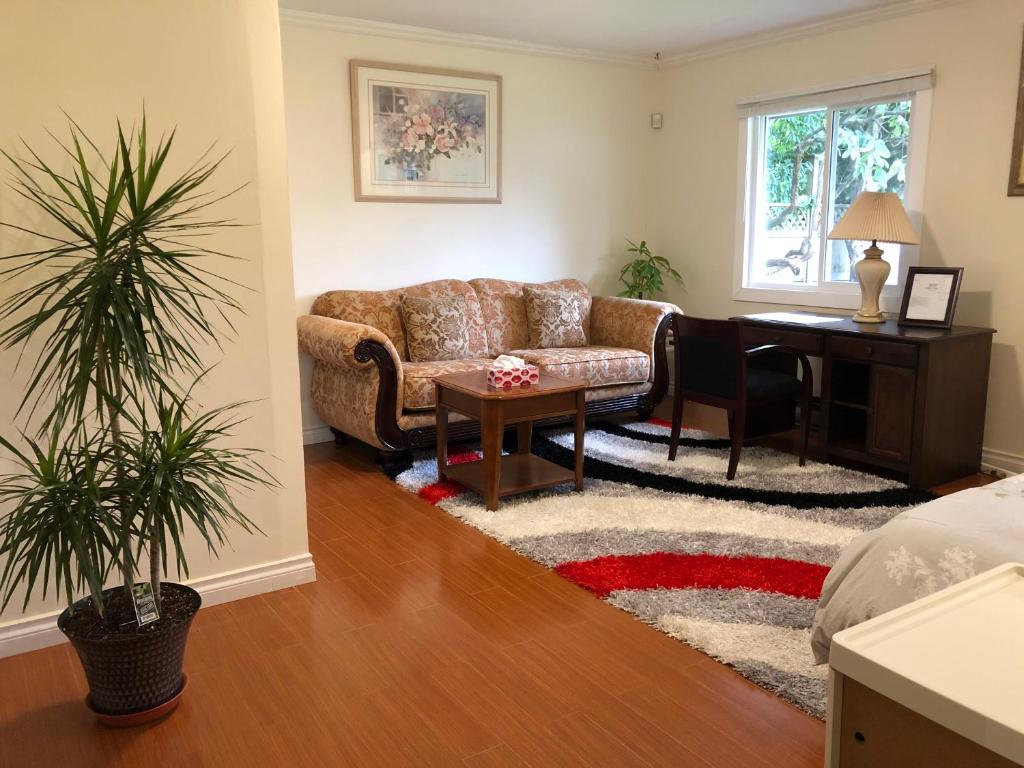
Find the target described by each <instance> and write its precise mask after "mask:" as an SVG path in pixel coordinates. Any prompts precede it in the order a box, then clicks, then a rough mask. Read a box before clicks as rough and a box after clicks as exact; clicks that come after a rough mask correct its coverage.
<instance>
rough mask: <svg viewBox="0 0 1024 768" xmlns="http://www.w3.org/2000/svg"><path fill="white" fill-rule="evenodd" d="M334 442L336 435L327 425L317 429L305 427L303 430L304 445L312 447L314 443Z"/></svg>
mask: <svg viewBox="0 0 1024 768" xmlns="http://www.w3.org/2000/svg"><path fill="white" fill-rule="evenodd" d="M332 440H334V433H333V432H331V428H330V427H328V426H327V425H326V424H320V425H319V426H316V427H304V428H303V430H302V444H303V445H312V444H313V443H329V442H331V441H332Z"/></svg>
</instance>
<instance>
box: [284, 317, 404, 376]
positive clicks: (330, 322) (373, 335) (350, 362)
mask: <svg viewBox="0 0 1024 768" xmlns="http://www.w3.org/2000/svg"><path fill="white" fill-rule="evenodd" d="M298 337H299V349H300V350H302V351H303V352H305V353H306V354H307V355H311V356H312V357H315V358H316V359H317V360H322V361H323V362H325V363H330V364H331V365H337V366H340V367H348V368H368V367H369V366H371V365H372V364H373V362H374V361H375V360H377V359H378V358H380V359H381V361H382V362H386V360H387V358H390V359H391V362H392V363H393V365H394V368H395V370H397V371H401V370H402V361H401V359H400V358H399V356H398V350H397V349H395V345H394V344H393V343H392V342H391V339H389V338H388V337H387V335H386V334H384V333H383V332H382V331H379V330H377V329H376V328H374V327H373V326H370V325H363V324H362V323H350V322H348V321H346V320H336V319H334V318H333V317H323V316H321V315H303V316H302V317H300V318H299V319H298Z"/></svg>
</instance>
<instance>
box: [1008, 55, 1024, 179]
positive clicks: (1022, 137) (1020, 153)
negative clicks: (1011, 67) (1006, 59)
mask: <svg viewBox="0 0 1024 768" xmlns="http://www.w3.org/2000/svg"><path fill="white" fill-rule="evenodd" d="M1011 157H1012V160H1011V162H1010V187H1009V190H1008V192H1007V194H1009V195H1011V196H1017V195H1024V43H1022V44H1021V54H1020V84H1019V85H1018V86H1017V126H1016V128H1015V129H1014V131H1013V152H1012V154H1011Z"/></svg>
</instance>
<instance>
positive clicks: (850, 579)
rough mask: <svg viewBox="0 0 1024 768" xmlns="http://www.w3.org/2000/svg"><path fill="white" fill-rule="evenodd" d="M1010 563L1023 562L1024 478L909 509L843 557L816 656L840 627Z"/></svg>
mask: <svg viewBox="0 0 1024 768" xmlns="http://www.w3.org/2000/svg"><path fill="white" fill-rule="evenodd" d="M1006 562H1024V475H1016V476H1014V477H1010V478H1007V479H1006V480H1001V481H999V482H998V483H992V484H991V485H987V486H985V487H983V488H971V489H969V490H966V491H960V492H959V493H954V494H952V495H951V496H944V497H942V498H939V499H936V500H934V501H930V502H928V503H927V504H922V505H921V506H919V507H915V508H913V509H908V510H907V511H906V512H903V513H901V514H899V515H897V516H896V517H894V518H893V519H892V520H891V521H889V522H888V523H886V524H885V525H883V526H882V527H881V528H876V529H875V530H873V531H868V532H867V533H863V534H861V535H860V536H858V537H857V538H855V539H854V540H853V541H851V542H850V543H849V544H848V545H847V546H846V548H845V549H843V551H842V553H841V554H840V555H839V559H838V560H837V561H836V564H835V565H834V566H833V567H832V570H831V571H830V572H829V574H828V577H827V578H826V579H825V585H824V587H823V588H822V592H821V599H820V600H819V601H818V610H817V612H816V613H815V615H814V628H813V634H812V636H811V647H812V649H813V651H814V657H815V660H816V661H817V662H818V663H819V664H824V663H825V662H827V661H828V652H829V645H830V643H831V641H832V635H833V634H835V633H836V632H839V631H840V630H842V629H846V628H847V627H852V626H853V625H854V624H860V623H861V622H862V621H866V620H867V619H870V618H872V617H874V616H878V615H879V614H882V613H885V612H886V611H891V610H892V609H893V608H898V607H899V606H901V605H905V604H907V603H910V602H912V601H914V600H917V599H918V598H920V597H924V596H925V595H929V594H931V593H932V592H936V591H937V590H940V589H943V588H944V587H948V586H950V585H951V584H956V583H957V582H960V581H963V580H964V579H967V578H970V577H971V576H973V575H975V574H976V573H981V572H982V571H986V570H988V569H989V568H993V567H995V566H997V565H1001V564H1003V563H1006Z"/></svg>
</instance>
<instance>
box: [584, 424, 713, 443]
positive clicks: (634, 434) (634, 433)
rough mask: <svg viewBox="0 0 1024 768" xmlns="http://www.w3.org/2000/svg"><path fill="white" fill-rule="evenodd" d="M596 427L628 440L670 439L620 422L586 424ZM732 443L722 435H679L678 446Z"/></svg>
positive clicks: (591, 427) (662, 440)
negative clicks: (705, 437) (701, 436)
mask: <svg viewBox="0 0 1024 768" xmlns="http://www.w3.org/2000/svg"><path fill="white" fill-rule="evenodd" d="M591 429H596V430H598V431H600V432H607V433H608V434H609V435H615V437H628V438H629V439H630V440H639V441H641V442H644V443H654V444H655V445H668V444H669V442H670V441H671V437H670V436H669V435H657V434H654V433H653V432H640V431H638V430H635V429H628V428H627V427H624V426H623V425H622V424H616V423H615V422H613V421H599V422H596V423H594V424H588V425H587V430H588V431H589V430H591ZM731 445H732V443H730V442H729V441H728V440H726V439H725V438H722V437H712V438H708V439H704V440H702V439H700V438H697V437H680V438H679V447H680V448H709V449H715V450H718V449H721V448H728V447H730V446H731Z"/></svg>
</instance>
